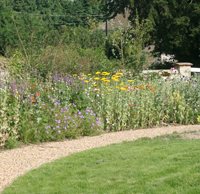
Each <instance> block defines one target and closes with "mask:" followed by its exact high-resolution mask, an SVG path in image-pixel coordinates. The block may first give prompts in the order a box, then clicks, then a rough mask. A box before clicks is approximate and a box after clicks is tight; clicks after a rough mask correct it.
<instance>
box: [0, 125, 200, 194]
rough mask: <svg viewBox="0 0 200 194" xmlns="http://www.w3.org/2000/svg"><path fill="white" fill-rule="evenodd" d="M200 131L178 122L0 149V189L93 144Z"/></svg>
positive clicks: (98, 145) (103, 144) (106, 143)
mask: <svg viewBox="0 0 200 194" xmlns="http://www.w3.org/2000/svg"><path fill="white" fill-rule="evenodd" d="M194 130H196V131H200V125H179V126H167V127H157V128H148V129H138V130H129V131H120V132H112V133H106V134H102V135H99V136H93V137H88V136H87V137H82V138H80V139H75V140H68V141H62V142H49V143H41V144H38V145H34V144H31V145H28V146H23V147H21V148H16V149H12V150H5V151H2V152H0V192H1V191H2V190H3V189H4V188H5V187H6V186H7V185H9V184H11V183H12V181H13V180H14V179H16V178H17V177H18V176H20V175H23V174H24V173H26V172H27V171H29V170H31V169H34V168H37V167H39V166H40V165H42V164H44V163H47V162H51V161H53V160H55V159H58V158H61V157H64V156H67V155H69V154H71V153H74V152H79V151H83V150H87V149H92V148H95V147H100V146H106V145H108V144H112V143H119V142H122V141H133V140H136V139H138V138H141V137H150V138H152V137H155V136H160V135H164V134H171V133H173V132H174V131H177V132H178V133H181V132H185V131H194Z"/></svg>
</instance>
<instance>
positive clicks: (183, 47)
mask: <svg viewBox="0 0 200 194" xmlns="http://www.w3.org/2000/svg"><path fill="white" fill-rule="evenodd" d="M103 2H104V6H103V10H104V11H105V12H106V11H107V16H108V17H109V18H113V17H115V16H116V15H117V14H120V13H122V14H124V13H125V8H128V9H129V11H130V15H129V20H130V21H132V24H133V25H134V19H135V18H136V15H137V13H138V15H139V20H140V21H141V20H145V19H150V20H151V21H152V24H153V26H154V30H152V31H151V33H150V34H151V40H150V42H149V44H152V43H153V44H155V51H156V52H160V53H163V52H164V53H168V54H175V55H176V58H177V59H180V60H181V59H182V60H187V59H188V58H189V57H190V58H196V59H197V58H199V55H200V50H199V49H200V0H138V1H135V0H123V1H122V0H115V1H113V0H103Z"/></svg>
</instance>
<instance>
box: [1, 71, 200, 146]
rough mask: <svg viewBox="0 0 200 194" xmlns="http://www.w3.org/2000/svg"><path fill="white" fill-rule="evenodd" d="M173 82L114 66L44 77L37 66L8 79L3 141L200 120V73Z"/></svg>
mask: <svg viewBox="0 0 200 194" xmlns="http://www.w3.org/2000/svg"><path fill="white" fill-rule="evenodd" d="M167 82H168V80H164V79H162V78H157V79H152V77H150V76H149V77H143V76H141V75H138V76H136V77H134V78H133V77H127V76H125V75H123V73H113V74H112V73H108V72H96V73H95V74H93V75H92V74H87V75H84V74H80V75H77V74H74V75H72V76H70V75H68V74H65V75H63V73H61V74H59V75H58V73H57V72H55V74H54V75H52V74H51V73H49V74H48V75H47V76H46V77H45V78H43V77H41V76H40V74H38V72H37V70H33V71H32V72H30V73H27V75H26V76H25V77H24V78H23V80H20V79H18V80H13V81H11V80H9V81H8V80H7V81H3V80H2V81H1V83H0V89H1V94H0V97H1V98H0V100H1V101H0V108H1V109H0V110H1V113H0V122H1V123H0V124H1V128H0V143H1V147H5V146H7V148H12V147H15V146H16V145H17V144H18V142H19V141H22V142H23V143H34V142H47V141H59V140H63V139H66V138H67V139H73V138H77V137H80V136H87V135H97V134H101V133H104V132H110V131H121V130H128V129H138V128H146V127H153V126H156V125H164V124H166V123H179V124H197V123H199V121H200V116H199V110H200V107H199V94H200V92H199V90H200V88H199V84H198V83H199V78H198V77H195V78H191V79H188V80H180V79H173V80H171V83H170V84H166V83H167Z"/></svg>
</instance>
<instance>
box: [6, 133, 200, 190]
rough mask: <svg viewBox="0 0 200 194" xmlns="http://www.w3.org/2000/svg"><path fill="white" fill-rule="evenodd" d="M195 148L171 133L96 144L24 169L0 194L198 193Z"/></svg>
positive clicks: (199, 158) (199, 153)
mask: <svg viewBox="0 0 200 194" xmlns="http://www.w3.org/2000/svg"><path fill="white" fill-rule="evenodd" d="M166 139H168V140H166ZM199 147H200V140H199V139H198V140H188V139H187V140H184V139H181V138H180V136H179V135H177V134H173V135H170V136H169V135H165V136H162V137H156V138H154V139H149V138H141V139H138V140H136V141H133V142H123V143H119V144H112V145H109V146H105V147H99V148H95V149H91V150H87V151H83V152H79V153H75V154H71V155H69V156H67V157H65V158H62V159H58V160H55V161H54V162H51V163H48V164H44V165H42V166H41V167H39V168H37V169H34V170H32V171H29V172H28V173H26V174H25V175H24V176H21V177H19V178H18V179H16V180H15V181H14V182H13V184H12V185H11V186H9V187H7V188H5V189H4V191H3V194H9V193H10V194H14V193H16V194H17V193H19V194H23V193H26V194H31V193H34V194H36V193H38V194H39V193H43V194H44V193H46V194H47V193H48V194H51V193H52V194H55V193H59V194H60V193H70V194H73V193H74V194H77V193H86V194H88V193H93V194H94V193H98V194H104V193H105V194H106V193H109V194H110V193H113V194H117V193H118V194H122V193H124V194H129V193H130V194H133V193H134V194H135V193H137V194H140V193H141V194H142V193H145V194H147V193H152V194H156V193H158V194H161V193H163V194H164V193H166V194H171V193H180V194H183V193H184V194H186V193H188V194H199V193H200V149H199Z"/></svg>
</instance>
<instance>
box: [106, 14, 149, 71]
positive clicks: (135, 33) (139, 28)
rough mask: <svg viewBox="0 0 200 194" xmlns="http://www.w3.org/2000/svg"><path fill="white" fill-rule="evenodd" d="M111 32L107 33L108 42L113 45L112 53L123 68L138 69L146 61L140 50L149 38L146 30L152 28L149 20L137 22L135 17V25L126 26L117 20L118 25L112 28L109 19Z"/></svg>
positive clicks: (112, 24) (112, 23)
mask: <svg viewBox="0 0 200 194" xmlns="http://www.w3.org/2000/svg"><path fill="white" fill-rule="evenodd" d="M111 26H112V29H113V32H112V33H111V34H110V35H109V43H110V44H111V45H112V46H113V48H112V54H113V55H114V56H115V57H116V58H117V59H119V60H120V62H121V66H122V68H123V69H127V68H128V69H134V71H136V72H137V71H139V70H141V69H142V65H143V64H144V63H145V62H146V57H147V56H145V53H144V52H142V50H143V48H144V45H145V43H146V42H147V41H148V40H149V38H150V36H149V35H148V32H149V31H150V30H151V28H152V23H151V21H150V20H146V21H144V20H143V21H142V22H141V23H140V22H139V19H138V17H137V18H136V19H135V25H134V26H131V23H130V21H129V22H128V24H127V26H124V24H122V23H121V21H119V26H118V28H117V29H114V27H113V26H114V22H113V20H111Z"/></svg>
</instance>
